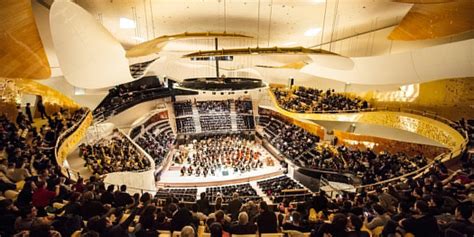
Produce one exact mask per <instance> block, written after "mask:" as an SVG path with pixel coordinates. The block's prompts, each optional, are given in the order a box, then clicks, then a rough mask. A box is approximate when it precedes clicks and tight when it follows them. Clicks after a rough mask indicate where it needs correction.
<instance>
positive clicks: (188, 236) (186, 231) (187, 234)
mask: <svg viewBox="0 0 474 237" xmlns="http://www.w3.org/2000/svg"><path fill="white" fill-rule="evenodd" d="M181 237H196V234H195V232H194V228H193V227H192V226H190V225H187V226H185V227H183V229H182V230H181Z"/></svg>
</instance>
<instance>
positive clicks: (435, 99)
mask: <svg viewBox="0 0 474 237" xmlns="http://www.w3.org/2000/svg"><path fill="white" fill-rule="evenodd" d="M415 85H417V90H418V91H417V92H416V96H414V97H413V98H412V99H410V101H409V102H408V101H406V102H399V101H397V100H399V98H384V99H380V98H381V97H384V95H386V94H388V93H391V92H372V93H368V94H367V95H366V96H365V98H366V99H367V100H369V101H370V103H371V104H372V105H374V106H375V107H385V106H388V107H395V108H404V109H414V110H420V111H427V112H430V113H435V114H437V115H440V116H442V117H445V118H448V119H450V120H453V121H458V120H459V119H461V118H465V119H474V78H456V79H444V80H438V81H431V82H425V83H421V84H415Z"/></svg>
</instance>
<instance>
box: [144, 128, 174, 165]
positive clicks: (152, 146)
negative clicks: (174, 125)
mask: <svg viewBox="0 0 474 237" xmlns="http://www.w3.org/2000/svg"><path fill="white" fill-rule="evenodd" d="M165 125H166V126H164V127H163V125H162V126H161V127H159V126H158V124H157V125H154V126H152V127H151V128H149V129H148V130H147V131H145V132H144V133H143V134H142V135H141V136H139V137H137V138H135V141H136V143H137V144H138V145H139V146H140V147H142V148H143V149H144V150H145V151H146V152H147V153H148V154H149V155H150V156H151V157H152V158H153V160H154V161H155V166H156V167H158V166H161V163H162V162H163V161H164V160H165V158H166V156H167V155H168V153H169V151H170V148H171V146H172V145H173V143H174V140H175V136H174V134H173V132H172V130H171V129H168V132H165V130H166V127H167V128H170V125H169V123H168V122H166V124H165Z"/></svg>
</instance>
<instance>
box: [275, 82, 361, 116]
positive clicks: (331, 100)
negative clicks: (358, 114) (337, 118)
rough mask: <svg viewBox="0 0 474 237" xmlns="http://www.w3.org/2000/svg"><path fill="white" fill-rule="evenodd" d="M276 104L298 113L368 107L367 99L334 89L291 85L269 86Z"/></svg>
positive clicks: (351, 109) (341, 110) (342, 110)
mask: <svg viewBox="0 0 474 237" xmlns="http://www.w3.org/2000/svg"><path fill="white" fill-rule="evenodd" d="M271 90H272V92H273V94H274V95H275V97H276V99H277V102H278V104H279V105H280V106H281V107H283V108H284V109H286V110H289V111H294V112H298V113H321V112H347V111H359V110H364V109H368V108H369V104H368V103H367V101H365V100H363V99H361V98H351V97H349V96H346V95H344V94H341V93H336V92H334V90H329V89H328V90H326V92H324V91H323V90H318V89H313V88H309V87H302V86H300V87H297V88H296V87H293V88H292V89H291V90H288V89H282V88H271Z"/></svg>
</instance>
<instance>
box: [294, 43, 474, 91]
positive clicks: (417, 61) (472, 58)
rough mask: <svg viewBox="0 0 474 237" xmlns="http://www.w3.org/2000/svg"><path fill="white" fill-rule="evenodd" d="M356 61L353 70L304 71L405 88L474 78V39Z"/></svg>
mask: <svg viewBox="0 0 474 237" xmlns="http://www.w3.org/2000/svg"><path fill="white" fill-rule="evenodd" d="M352 60H353V61H354V67H353V68H352V69H351V70H337V69H332V68H328V67H326V66H323V65H321V64H318V63H311V64H309V65H307V66H305V67H304V68H302V69H301V72H304V73H307V74H310V75H314V76H318V77H324V78H329V79H334V80H339V81H344V82H350V83H354V84H365V85H390V84H398V85H402V84H410V83H420V82H426V81H432V80H438V79H443V78H458V77H473V76H474V39H470V40H464V41H459V42H455V43H449V44H443V45H437V46H433V47H427V48H423V49H417V50H413V51H409V52H404V53H399V54H391V55H383V56H374V57H361V58H352Z"/></svg>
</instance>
